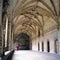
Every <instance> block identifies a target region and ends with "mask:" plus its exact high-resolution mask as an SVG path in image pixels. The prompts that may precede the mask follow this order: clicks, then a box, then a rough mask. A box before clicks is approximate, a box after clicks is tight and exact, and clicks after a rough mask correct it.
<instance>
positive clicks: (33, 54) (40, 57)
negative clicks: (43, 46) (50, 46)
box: [12, 50, 60, 60]
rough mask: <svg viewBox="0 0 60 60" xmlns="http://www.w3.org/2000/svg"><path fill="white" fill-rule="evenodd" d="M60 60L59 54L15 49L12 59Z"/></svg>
mask: <svg viewBox="0 0 60 60" xmlns="http://www.w3.org/2000/svg"><path fill="white" fill-rule="evenodd" d="M47 59H48V60H60V55H59V54H52V53H44V52H43V53H41V52H37V51H28V50H27V51H26V50H20V51H15V52H14V55H13V58H12V60H47Z"/></svg>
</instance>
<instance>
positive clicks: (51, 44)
mask: <svg viewBox="0 0 60 60" xmlns="http://www.w3.org/2000/svg"><path fill="white" fill-rule="evenodd" d="M50 52H51V53H55V42H54V40H51V41H50Z"/></svg>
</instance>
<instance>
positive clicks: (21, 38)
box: [14, 33, 31, 50]
mask: <svg viewBox="0 0 60 60" xmlns="http://www.w3.org/2000/svg"><path fill="white" fill-rule="evenodd" d="M30 41H31V39H30V37H29V35H27V34H26V33H20V34H18V35H17V36H16V37H15V39H14V48H16V46H17V45H18V46H19V50H30V49H31V46H30Z"/></svg>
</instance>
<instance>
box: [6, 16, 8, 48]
mask: <svg viewBox="0 0 60 60" xmlns="http://www.w3.org/2000/svg"><path fill="white" fill-rule="evenodd" d="M7 41H8V17H6V28H5V47H7V45H8V43H7Z"/></svg>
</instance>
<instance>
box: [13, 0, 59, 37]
mask: <svg viewBox="0 0 60 60" xmlns="http://www.w3.org/2000/svg"><path fill="white" fill-rule="evenodd" d="M15 1H16V2H14V3H15V5H14V6H13V7H14V19H13V26H14V27H13V30H14V34H15V35H18V34H20V33H22V32H23V33H26V34H28V35H29V36H31V37H36V36H38V35H39V34H38V33H40V34H43V33H44V31H45V30H47V29H49V28H50V27H52V26H57V25H58V21H59V20H58V19H57V18H58V17H60V8H59V7H60V0H15Z"/></svg>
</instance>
